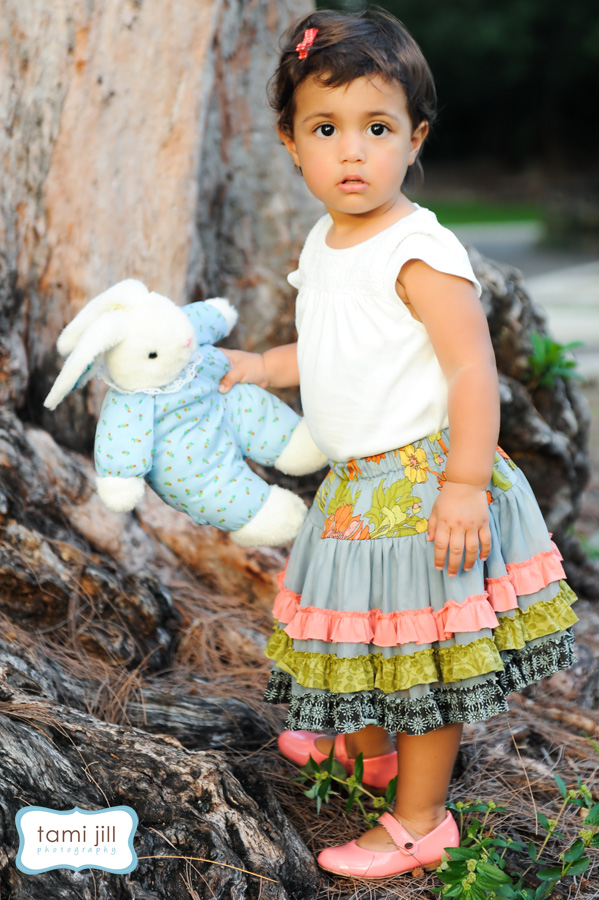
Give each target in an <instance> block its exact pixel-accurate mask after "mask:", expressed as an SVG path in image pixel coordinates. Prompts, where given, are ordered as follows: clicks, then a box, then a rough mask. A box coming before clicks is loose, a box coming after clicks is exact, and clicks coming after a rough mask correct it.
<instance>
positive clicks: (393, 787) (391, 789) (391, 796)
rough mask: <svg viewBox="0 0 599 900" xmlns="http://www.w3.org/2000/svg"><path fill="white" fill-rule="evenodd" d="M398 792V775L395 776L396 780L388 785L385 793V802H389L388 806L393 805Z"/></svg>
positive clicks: (392, 780)
mask: <svg viewBox="0 0 599 900" xmlns="http://www.w3.org/2000/svg"><path fill="white" fill-rule="evenodd" d="M396 791H397V775H396V776H395V778H392V779H391V781H390V782H389V784H388V785H387V790H386V791H385V800H386V802H387V806H391V804H392V803H393V801H394V800H395V794H396Z"/></svg>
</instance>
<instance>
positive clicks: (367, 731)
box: [315, 725, 395, 759]
mask: <svg viewBox="0 0 599 900" xmlns="http://www.w3.org/2000/svg"><path fill="white" fill-rule="evenodd" d="M334 740H335V739H334V738H332V737H331V738H324V737H323V738H318V739H317V741H316V744H315V746H316V748H317V749H318V750H320V752H321V753H327V754H328V753H330V752H331V747H332V746H333V742H334ZM345 748H346V750H347V755H348V756H349V757H350V759H355V758H356V756H357V755H358V753H363V754H364V757H365V758H366V757H369V756H382V755H383V754H385V753H393V751H394V750H395V747H394V746H393V742H392V740H391V736H390V735H389V732H388V731H386V730H385V729H384V728H380V727H378V726H377V725H367V726H366V727H365V728H362V729H361V730H360V731H354V732H353V733H351V734H346V735H345Z"/></svg>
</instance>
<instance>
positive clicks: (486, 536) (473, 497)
mask: <svg viewBox="0 0 599 900" xmlns="http://www.w3.org/2000/svg"><path fill="white" fill-rule="evenodd" d="M428 539H429V541H434V542H435V568H436V569H443V568H444V566H445V561H446V560H447V574H448V575H450V576H454V575H457V573H458V570H459V568H460V563H461V561H462V556H463V557H464V569H465V570H466V572H469V571H470V569H472V567H473V566H474V563H475V562H476V558H477V556H478V552H479V544H480V558H481V560H482V561H483V562H484V561H485V560H486V559H487V557H488V556H489V553H490V552H491V531H490V529H489V504H488V502H487V493H486V490H485V489H484V488H479V487H476V486H475V485H472V484H464V483H459V482H453V481H446V482H445V484H444V485H443V489H442V490H441V493H440V494H439V496H438V497H437V499H436V501H435V503H434V505H433V508H432V510H431V514H430V516H429V520H428Z"/></svg>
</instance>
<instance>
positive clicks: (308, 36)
mask: <svg viewBox="0 0 599 900" xmlns="http://www.w3.org/2000/svg"><path fill="white" fill-rule="evenodd" d="M317 34H318V28H306V30H305V31H304V39H303V41H302V42H301V43H300V44H298V45H297V47H296V48H295V49H296V50H297V55H298V56H299V58H300V59H305V58H306V56H307V55H308V50H309V49H310V47H311V46H312V44H313V43H314V38H315V37H316V35H317Z"/></svg>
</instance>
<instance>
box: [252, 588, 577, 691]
mask: <svg viewBox="0 0 599 900" xmlns="http://www.w3.org/2000/svg"><path fill="white" fill-rule="evenodd" d="M574 600H576V595H575V594H574V593H573V591H572V590H571V589H570V588H569V587H568V585H567V584H566V583H565V582H561V585H560V590H559V592H558V593H557V594H556V596H555V597H554V598H553V599H552V600H549V601H539V602H538V603H534V604H533V605H532V606H530V607H529V609H528V610H526V612H522V611H520V610H517V611H516V613H515V615H514V617H513V618H510V617H509V616H502V617H501V619H500V623H499V625H498V627H497V628H496V629H495V631H494V632H493V638H490V637H483V638H478V639H477V640H475V641H472V642H471V643H469V644H464V645H454V646H452V647H439V648H434V649H426V650H417V651H416V652H415V653H410V654H408V655H406V656H401V655H396V656H392V657H383V656H382V654H381V653H373V654H368V655H364V656H357V657H353V658H345V657H338V656H334V655H333V654H329V653H308V652H305V651H300V650H294V649H293V641H292V639H291V638H290V637H289V635H287V634H286V633H285V631H283V630H282V629H279V628H278V627H277V624H276V623H275V632H274V634H273V635H272V637H271V638H270V640H269V641H268V644H267V645H266V649H265V653H266V655H267V656H268V657H269V658H270V659H272V660H273V661H274V662H275V663H276V665H277V666H278V667H279V669H282V670H283V671H284V672H288V673H289V674H290V675H291V676H292V677H293V678H294V679H295V680H296V681H297V682H298V684H301V685H304V686H305V687H308V688H319V689H324V690H328V691H331V692H332V693H335V694H339V693H353V692H355V691H371V690H374V689H378V690H381V691H383V692H384V693H391V692H394V691H401V690H407V689H408V688H410V687H412V686H414V685H416V684H432V683H435V682H441V683H444V684H450V683H455V682H459V681H463V680H464V679H466V678H472V677H474V676H477V675H486V674H487V673H488V672H498V671H501V670H502V669H503V661H502V659H501V656H500V651H502V650H512V649H521V648H522V647H524V646H525V645H526V644H527V643H528V642H529V641H531V640H534V638H538V637H543V636H545V635H550V634H556V633H559V632H561V631H564V630H565V629H567V628H569V627H570V626H571V625H573V624H574V622H576V621H577V617H576V615H575V614H574V613H573V612H572V610H571V608H570V606H571V604H572V603H573V602H574Z"/></svg>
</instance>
